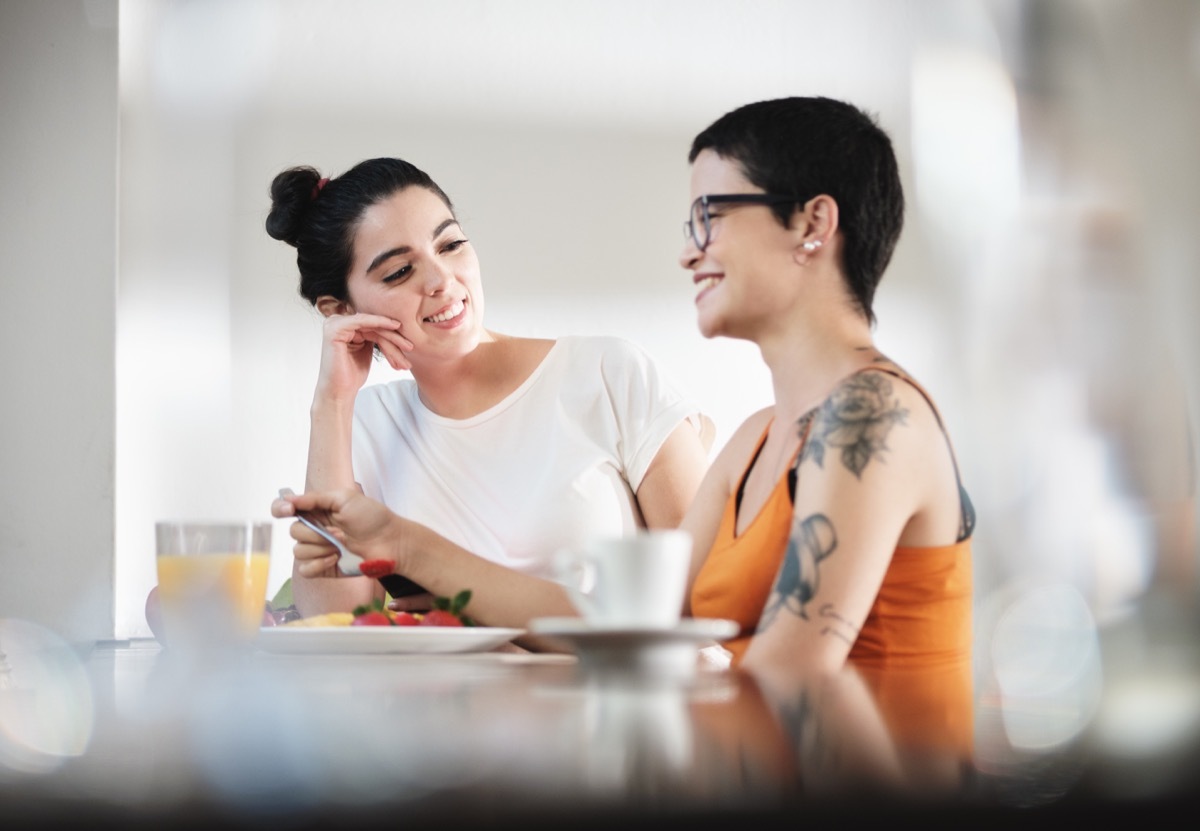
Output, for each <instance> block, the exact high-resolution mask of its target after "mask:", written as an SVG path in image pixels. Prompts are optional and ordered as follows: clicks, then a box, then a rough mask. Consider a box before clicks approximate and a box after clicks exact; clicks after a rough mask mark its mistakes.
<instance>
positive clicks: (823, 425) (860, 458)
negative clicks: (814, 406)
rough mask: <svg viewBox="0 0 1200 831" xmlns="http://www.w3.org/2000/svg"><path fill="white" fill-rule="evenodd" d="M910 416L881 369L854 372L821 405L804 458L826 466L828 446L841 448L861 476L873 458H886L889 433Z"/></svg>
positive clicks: (850, 467) (845, 460) (847, 462)
mask: <svg viewBox="0 0 1200 831" xmlns="http://www.w3.org/2000/svg"><path fill="white" fill-rule="evenodd" d="M808 417H809V416H806V417H805V418H808ZM907 418H908V410H907V409H905V408H904V407H901V406H900V401H899V399H897V398H894V397H893V396H892V382H891V380H890V379H889V378H888V377H887V376H885V375H881V374H879V373H877V372H861V373H859V374H857V375H852V376H850V377H849V378H848V379H846V381H844V382H843V383H842V384H841V386H839V387H838V388H837V389H836V390H834V392H833V395H831V396H829V398H827V399H825V402H824V403H823V404H822V405H821V407H820V409H819V411H818V412H817V414H816V417H815V419H814V421H813V425H812V430H811V431H810V432H809V435H808V440H807V441H805V442H804V449H803V450H802V451H801V452H800V461H801V462H804V461H805V460H806V459H812V460H813V461H814V462H816V463H817V466H818V467H824V466H825V449H826V448H829V450H830V452H831V453H832V452H834V451H836V450H840V451H841V454H842V464H844V465H845V466H846V470H848V471H850V472H851V473H853V474H854V475H855V477H857V478H859V479H861V478H862V472H863V470H864V469H865V468H866V466H867V463H868V462H870V461H871V459H873V458H874V459H882V458H883V453H884V451H885V450H887V449H888V448H887V436H888V433H890V432H891V430H892V428H893V427H895V426H896V425H897V424H904V423H905V421H906V420H907ZM803 421H804V419H801V422H802V423H803Z"/></svg>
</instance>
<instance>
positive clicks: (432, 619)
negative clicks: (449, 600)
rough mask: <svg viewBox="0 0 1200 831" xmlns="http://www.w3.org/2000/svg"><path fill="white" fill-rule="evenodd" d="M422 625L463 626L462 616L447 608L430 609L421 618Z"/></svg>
mask: <svg viewBox="0 0 1200 831" xmlns="http://www.w3.org/2000/svg"><path fill="white" fill-rule="evenodd" d="M421 625H422V626H462V625H463V622H462V618H460V617H459V616H458V615H456V614H454V613H453V612H451V611H449V610H447V609H430V610H429V611H428V612H426V613H425V614H424V616H422V618H421Z"/></svg>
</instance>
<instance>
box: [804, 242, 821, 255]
mask: <svg viewBox="0 0 1200 831" xmlns="http://www.w3.org/2000/svg"><path fill="white" fill-rule="evenodd" d="M800 247H801V248H803V249H804V250H805V251H808V252H812V251H816V250H817V249H818V248H820V247H821V241H820V240H819V239H810V240H809V241H808V242H806V243H804V245H802V246H800Z"/></svg>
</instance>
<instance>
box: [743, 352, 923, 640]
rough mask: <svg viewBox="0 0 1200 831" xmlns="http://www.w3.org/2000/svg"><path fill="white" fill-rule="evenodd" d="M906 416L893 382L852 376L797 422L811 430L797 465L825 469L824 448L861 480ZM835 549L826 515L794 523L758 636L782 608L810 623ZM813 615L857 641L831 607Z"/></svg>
mask: <svg viewBox="0 0 1200 831" xmlns="http://www.w3.org/2000/svg"><path fill="white" fill-rule="evenodd" d="M907 417H908V410H907V409H905V408H904V407H901V406H900V402H899V400H898V399H896V398H895V397H894V396H893V395H892V382H891V381H890V380H889V379H888V378H887V377H886V376H882V375H879V374H877V373H860V374H858V375H853V376H851V377H850V378H849V379H847V380H846V381H845V382H844V383H842V384H841V385H840V386H839V387H838V388H837V389H836V390H835V391H834V393H833V395H831V396H830V397H829V398H828V399H826V400H825V402H824V403H823V404H822V405H821V406H820V408H819V409H817V410H815V411H813V412H810V413H808V414H806V415H805V416H804V417H803V418H801V419H800V429H801V431H802V432H803V431H804V430H805V429H806V428H807V427H808V426H809V425H808V422H810V421H811V422H812V425H811V429H809V430H808V438H807V440H806V441H805V443H804V448H803V449H802V450H801V452H800V459H799V462H800V463H803V462H804V461H805V460H806V459H812V460H813V461H814V462H816V464H817V466H818V467H824V464H825V450H826V448H829V449H830V451H831V452H833V451H834V450H835V449H836V450H840V451H841V459H842V464H844V465H845V466H846V469H847V470H849V471H850V472H851V473H853V474H854V476H855V478H857V479H861V478H862V472H863V470H864V469H865V468H866V466H867V464H868V463H869V462H870V461H871V460H872V459H882V458H883V454H884V451H886V450H887V436H888V433H889V432H891V429H892V428H893V427H894V426H896V425H897V424H903V423H905V421H906V419H907ZM836 549H837V532H836V531H835V530H834V527H833V523H832V522H831V521H830V519H829V517H827V516H826V515H825V514H810V515H809V516H808V517H805V518H804V519H801V518H800V517H799V516H797V517H795V518H794V519H793V521H792V532H791V535H790V536H789V537H788V544H787V551H786V552H785V553H784V557H783V564H782V565H781V566H780V569H779V576H778V577H777V578H776V580H775V587H774V588H773V589H772V590H771V596H770V597H769V598H768V599H767V604H766V607H765V608H764V609H763V616H762V620H761V621H760V623H759V630H760V631H761V630H763V629H766V628H767V627H768V626H770V625H771V623H772V622H773V621H774V620H775V618H776V616H777V615H778V614H779V611H780V610H781V609H786V610H788V611H789V612H791V613H792V614H794V615H797V616H799V617H802V618H804V619H805V620H811V618H810V617H809V612H808V605H809V603H810V602H811V601H812V599H813V598H814V597H815V596H816V594H817V589H818V587H819V586H820V563H821V561H822V560H824V559H825V558H826V557H828V556H830V555H831V554H833V552H834V551H835V550H836ZM816 616H817V618H818V619H819V620H820V621H821V622H822V624H823V625H822V627H821V634H822V635H833V636H835V637H838V638H841V639H843V640H844V641H846V642H847V643H850V644H853V643H854V641H855V639H856V638H857V637H858V627H856V626H855V625H854V624H852V623H851V622H850V621H848V620H847V619H845V618H844V617H842V616H841V615H840V614H839V613H838V611H837V610H836V609H835V608H834V606H833V604H832V603H825V604H822V605H821V606H820V607H819V608H818V609H817V611H816Z"/></svg>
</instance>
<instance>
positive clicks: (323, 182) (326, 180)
mask: <svg viewBox="0 0 1200 831" xmlns="http://www.w3.org/2000/svg"><path fill="white" fill-rule="evenodd" d="M327 184H329V177H328V176H326V177H325V178H324V179H318V180H317V184H316V186H314V187H313V194H312V198H313V199H316V198H317V195H318V194H320V193H321V188H323V187H325V185H327Z"/></svg>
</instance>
